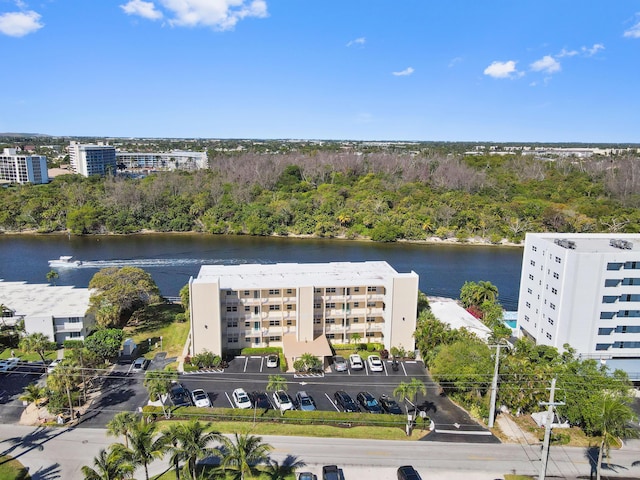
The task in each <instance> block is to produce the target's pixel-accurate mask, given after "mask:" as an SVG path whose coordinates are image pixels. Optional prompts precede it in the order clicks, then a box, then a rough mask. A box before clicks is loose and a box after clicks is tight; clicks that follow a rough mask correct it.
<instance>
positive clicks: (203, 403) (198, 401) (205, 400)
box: [191, 388, 211, 408]
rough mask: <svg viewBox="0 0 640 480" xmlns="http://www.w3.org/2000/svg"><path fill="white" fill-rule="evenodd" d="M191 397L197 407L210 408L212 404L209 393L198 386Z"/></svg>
mask: <svg viewBox="0 0 640 480" xmlns="http://www.w3.org/2000/svg"><path fill="white" fill-rule="evenodd" d="M191 398H192V399H193V404H194V405H195V406H196V407H201V408H208V407H210V406H211V399H210V398H209V394H208V393H207V392H205V391H204V390H202V389H201V388H196V389H195V390H193V391H192V392H191Z"/></svg>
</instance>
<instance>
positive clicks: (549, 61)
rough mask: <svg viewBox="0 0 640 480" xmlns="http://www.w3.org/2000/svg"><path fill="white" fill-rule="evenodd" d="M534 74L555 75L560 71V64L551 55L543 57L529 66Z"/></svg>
mask: <svg viewBox="0 0 640 480" xmlns="http://www.w3.org/2000/svg"><path fill="white" fill-rule="evenodd" d="M530 66H531V70H533V71H534V72H545V73H556V72H559V71H560V62H558V61H557V60H556V59H555V58H553V57H552V56H551V55H545V56H544V57H542V58H541V59H540V60H536V61H535V62H533V63H532V64H531V65H530Z"/></svg>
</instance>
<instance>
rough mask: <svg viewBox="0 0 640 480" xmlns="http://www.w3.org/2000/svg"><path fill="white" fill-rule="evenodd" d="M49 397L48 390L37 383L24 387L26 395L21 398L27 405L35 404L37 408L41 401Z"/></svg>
mask: <svg viewBox="0 0 640 480" xmlns="http://www.w3.org/2000/svg"><path fill="white" fill-rule="evenodd" d="M46 396H47V389H46V388H45V387H41V386H40V385H38V384H37V383H30V384H29V385H27V386H26V387H24V393H23V394H22V396H21V397H20V400H22V401H23V402H27V403H35V405H36V407H38V406H39V403H40V401H41V400H42V399H43V398H45V397H46Z"/></svg>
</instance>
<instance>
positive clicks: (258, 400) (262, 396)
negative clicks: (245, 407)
mask: <svg viewBox="0 0 640 480" xmlns="http://www.w3.org/2000/svg"><path fill="white" fill-rule="evenodd" d="M249 398H250V399H251V404H252V405H253V408H263V409H265V410H266V409H268V408H273V407H272V405H271V402H270V401H269V397H268V396H267V394H266V393H264V392H251V393H250V394H249Z"/></svg>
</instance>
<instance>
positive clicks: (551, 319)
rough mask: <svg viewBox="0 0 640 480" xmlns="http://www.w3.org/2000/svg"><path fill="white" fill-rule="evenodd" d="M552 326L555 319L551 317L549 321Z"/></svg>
mask: <svg viewBox="0 0 640 480" xmlns="http://www.w3.org/2000/svg"><path fill="white" fill-rule="evenodd" d="M547 321H548V322H549V323H550V324H551V325H553V318H551V317H549V318H548V320H547Z"/></svg>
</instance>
